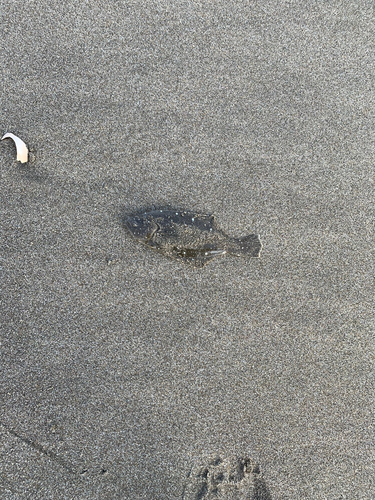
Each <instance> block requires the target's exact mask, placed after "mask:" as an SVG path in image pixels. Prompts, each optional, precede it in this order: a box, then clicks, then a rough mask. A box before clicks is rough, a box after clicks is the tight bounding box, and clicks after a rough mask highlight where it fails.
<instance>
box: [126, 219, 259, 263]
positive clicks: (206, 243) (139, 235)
mask: <svg viewBox="0 0 375 500" xmlns="http://www.w3.org/2000/svg"><path fill="white" fill-rule="evenodd" d="M125 225H126V226H127V228H128V229H129V231H130V232H131V233H132V235H133V236H134V238H136V239H137V240H138V241H140V242H141V243H143V244H144V245H147V246H148V247H150V248H152V249H154V250H156V251H158V252H160V253H162V254H163V255H166V256H168V257H172V258H176V259H179V260H181V261H183V262H185V263H187V264H192V265H194V266H195V267H203V266H204V265H205V264H207V262H209V261H210V260H212V259H214V258H215V257H218V256H222V255H225V254H227V253H229V254H233V255H247V256H249V257H259V255H260V251H261V249H262V244H261V242H260V239H259V236H258V235H256V234H251V235H249V236H245V237H243V238H231V237H230V236H228V235H226V234H225V233H224V232H223V231H221V230H220V229H218V228H217V227H216V224H215V221H214V216H213V215H205V214H200V213H197V212H189V211H186V210H183V211H181V210H153V211H150V212H142V213H140V214H135V215H131V216H128V217H127V218H126V219H125Z"/></svg>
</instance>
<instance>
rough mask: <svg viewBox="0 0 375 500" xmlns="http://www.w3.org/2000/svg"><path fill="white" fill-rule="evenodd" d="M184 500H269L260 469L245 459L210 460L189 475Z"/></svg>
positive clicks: (248, 459)
mask: <svg viewBox="0 0 375 500" xmlns="http://www.w3.org/2000/svg"><path fill="white" fill-rule="evenodd" d="M188 481H189V482H188V484H187V485H186V488H185V491H184V494H183V500H271V495H270V493H269V490H268V488H267V486H266V484H265V482H264V480H263V478H262V477H261V473H260V469H259V466H258V465H257V464H256V463H255V462H254V461H253V460H252V459H250V458H248V457H228V458H224V459H222V458H220V457H213V458H212V459H211V460H208V462H207V464H206V465H205V466H202V465H200V466H197V467H194V468H193V469H192V471H191V473H190V476H189V480H188Z"/></svg>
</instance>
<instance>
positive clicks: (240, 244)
mask: <svg viewBox="0 0 375 500" xmlns="http://www.w3.org/2000/svg"><path fill="white" fill-rule="evenodd" d="M235 242H236V244H235V245H233V248H232V249H231V250H230V251H231V253H232V254H235V255H248V256H250V257H259V256H260V252H261V250H262V243H261V241H260V238H259V235H258V234H249V235H248V236H244V237H242V238H237V239H236V240H235Z"/></svg>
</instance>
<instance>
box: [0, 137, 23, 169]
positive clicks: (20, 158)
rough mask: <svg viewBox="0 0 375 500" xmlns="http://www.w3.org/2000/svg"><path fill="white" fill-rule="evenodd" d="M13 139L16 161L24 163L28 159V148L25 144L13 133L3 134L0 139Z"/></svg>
mask: <svg viewBox="0 0 375 500" xmlns="http://www.w3.org/2000/svg"><path fill="white" fill-rule="evenodd" d="M8 138H9V139H13V141H14V143H15V145H16V149H17V161H20V162H21V163H26V162H27V161H28V159H29V150H28V149H27V146H26V144H25V143H24V142H23V140H21V139H20V138H19V137H17V136H16V135H14V134H5V135H4V136H3V137H2V138H1V140H3V139H8Z"/></svg>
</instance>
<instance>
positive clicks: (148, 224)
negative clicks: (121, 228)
mask: <svg viewBox="0 0 375 500" xmlns="http://www.w3.org/2000/svg"><path fill="white" fill-rule="evenodd" d="M125 225H126V227H127V228H128V229H129V231H130V232H131V233H132V235H133V236H134V238H136V239H137V240H139V241H142V242H143V243H146V244H147V243H148V242H149V241H150V240H151V238H152V237H153V236H154V234H155V233H156V232H157V231H158V229H160V228H159V226H158V224H157V223H156V221H155V219H154V217H153V216H152V215H151V214H144V215H134V216H130V217H127V218H126V219H125Z"/></svg>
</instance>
